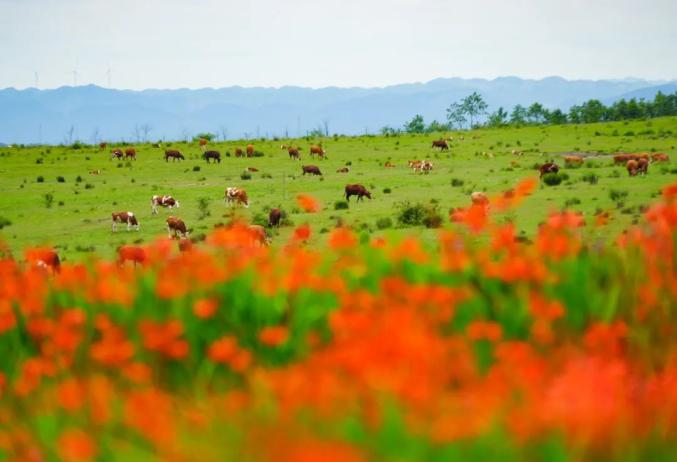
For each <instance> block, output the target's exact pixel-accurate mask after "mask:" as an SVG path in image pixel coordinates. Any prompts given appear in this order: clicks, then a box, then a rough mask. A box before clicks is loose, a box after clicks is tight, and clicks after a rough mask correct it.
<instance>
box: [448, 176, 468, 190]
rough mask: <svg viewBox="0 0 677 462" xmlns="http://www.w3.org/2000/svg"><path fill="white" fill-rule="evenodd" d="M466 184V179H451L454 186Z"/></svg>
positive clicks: (458, 186)
mask: <svg viewBox="0 0 677 462" xmlns="http://www.w3.org/2000/svg"><path fill="white" fill-rule="evenodd" d="M464 184H465V181H463V180H461V179H460V178H452V179H451V186H453V187H454V188H460V187H461V186H463V185H464Z"/></svg>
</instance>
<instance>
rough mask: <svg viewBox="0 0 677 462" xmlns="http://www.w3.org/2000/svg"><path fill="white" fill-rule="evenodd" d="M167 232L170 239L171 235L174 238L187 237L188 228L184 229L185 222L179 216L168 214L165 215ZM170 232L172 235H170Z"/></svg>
mask: <svg viewBox="0 0 677 462" xmlns="http://www.w3.org/2000/svg"><path fill="white" fill-rule="evenodd" d="M167 232H168V233H169V238H170V239H171V238H172V237H176V238H179V239H180V238H182V237H183V238H184V239H185V238H187V237H188V230H187V229H186V224H185V223H184V222H183V220H182V219H181V218H178V217H174V216H170V217H167ZM172 233H174V234H173V236H172Z"/></svg>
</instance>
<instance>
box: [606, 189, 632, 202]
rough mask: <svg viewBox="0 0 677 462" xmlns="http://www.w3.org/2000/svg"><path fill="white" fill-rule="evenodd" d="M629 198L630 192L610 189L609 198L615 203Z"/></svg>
mask: <svg viewBox="0 0 677 462" xmlns="http://www.w3.org/2000/svg"><path fill="white" fill-rule="evenodd" d="M626 197H628V192H627V191H625V190H623V189H610V190H609V198H610V199H611V200H612V201H614V202H620V201H622V200H623V199H625V198H626Z"/></svg>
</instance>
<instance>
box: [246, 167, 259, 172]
mask: <svg viewBox="0 0 677 462" xmlns="http://www.w3.org/2000/svg"><path fill="white" fill-rule="evenodd" d="M247 171H248V172H258V171H259V169H258V168H256V167H247Z"/></svg>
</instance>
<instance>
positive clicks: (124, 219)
mask: <svg viewBox="0 0 677 462" xmlns="http://www.w3.org/2000/svg"><path fill="white" fill-rule="evenodd" d="M111 218H112V219H113V223H112V225H111V230H112V231H113V232H115V231H117V229H118V223H127V231H129V230H130V229H132V228H134V229H135V230H136V231H138V230H139V228H140V226H139V221H138V220H137V219H136V217H135V216H134V214H133V213H132V212H113V213H112V214H111Z"/></svg>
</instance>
